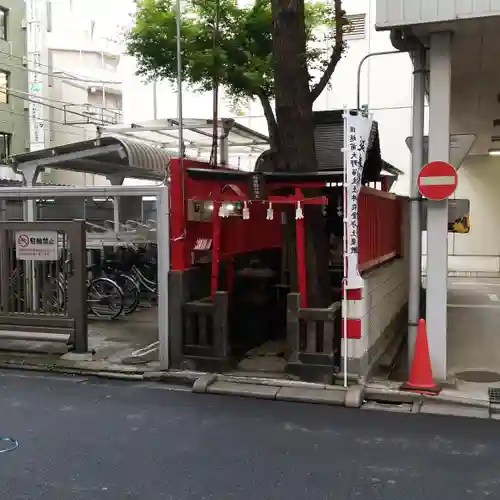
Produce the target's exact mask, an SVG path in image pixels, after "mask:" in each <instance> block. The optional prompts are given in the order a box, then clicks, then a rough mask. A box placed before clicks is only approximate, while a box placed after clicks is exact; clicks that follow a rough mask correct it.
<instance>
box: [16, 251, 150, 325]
mask: <svg viewBox="0 0 500 500" xmlns="http://www.w3.org/2000/svg"><path fill="white" fill-rule="evenodd" d="M156 251H157V250H156V245H154V244H147V245H144V246H141V247H138V246H130V247H124V248H118V249H116V250H115V249H112V248H110V249H105V250H91V251H90V256H91V258H90V259H89V260H90V263H89V264H88V265H87V284H86V289H87V312H88V314H89V316H93V317H97V318H106V319H116V318H118V317H120V316H128V315H130V314H132V313H134V312H135V311H137V310H140V309H145V308H150V307H152V306H154V305H155V303H156V299H157V256H156ZM67 257H68V255H66V254H64V255H63V256H62V257H61V259H60V261H56V262H50V263H46V264H42V263H40V264H38V265H37V266H34V267H33V268H29V267H27V266H26V265H22V264H21V265H19V262H18V265H16V267H15V269H14V271H13V273H12V274H11V279H10V284H9V300H8V302H9V310H13V311H17V312H20V313H36V312H44V313H48V314H55V315H58V314H64V312H65V311H66V306H67V296H68V293H67V290H68V273H69V269H70V268H71V259H67ZM27 276H29V277H30V278H31V279H27ZM33 282H35V283H36V286H35V288H36V291H35V292H33V290H34V288H33V286H31V290H30V284H33Z"/></svg>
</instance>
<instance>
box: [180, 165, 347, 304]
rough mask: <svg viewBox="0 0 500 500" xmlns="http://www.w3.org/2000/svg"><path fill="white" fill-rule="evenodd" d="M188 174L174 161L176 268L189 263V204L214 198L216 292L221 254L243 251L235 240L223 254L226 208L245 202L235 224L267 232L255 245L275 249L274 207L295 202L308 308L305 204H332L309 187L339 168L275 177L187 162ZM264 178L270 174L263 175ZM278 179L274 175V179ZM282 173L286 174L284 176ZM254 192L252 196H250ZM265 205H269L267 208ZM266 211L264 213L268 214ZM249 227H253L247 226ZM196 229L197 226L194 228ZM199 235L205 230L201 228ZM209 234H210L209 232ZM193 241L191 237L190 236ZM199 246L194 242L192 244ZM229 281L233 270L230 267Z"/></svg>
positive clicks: (301, 277)
mask: <svg viewBox="0 0 500 500" xmlns="http://www.w3.org/2000/svg"><path fill="white" fill-rule="evenodd" d="M182 163H183V164H184V168H185V170H186V171H185V172H182V171H181V166H180V161H179V160H172V161H171V232H172V267H173V269H174V270H181V269H184V268H185V267H187V266H186V262H185V260H186V259H185V256H186V248H185V244H186V241H185V240H186V233H187V225H188V221H187V219H186V206H185V205H186V202H187V201H188V200H191V201H203V202H207V201H210V202H211V203H212V204H213V212H212V217H211V232H210V236H211V239H212V242H211V261H212V262H211V293H212V295H213V294H214V293H215V292H216V291H217V289H218V284H219V276H220V265H221V260H222V257H228V256H231V255H235V254H237V253H240V252H241V250H240V249H239V248H236V246H237V245H236V244H237V242H231V245H232V246H231V248H229V249H226V250H227V251H226V253H225V254H224V255H223V253H222V249H221V235H222V230H223V223H222V220H223V219H225V218H226V216H227V214H226V213H225V210H224V207H225V204H228V203H239V204H243V206H244V208H243V214H242V217H241V218H238V221H237V222H236V224H244V225H247V226H246V227H245V232H248V231H253V232H256V233H259V234H261V235H262V241H259V244H258V245H255V244H254V245H253V247H252V248H245V249H243V250H244V251H252V250H255V249H260V250H262V249H266V248H273V247H275V246H276V242H277V241H279V244H278V246H281V241H282V228H281V221H276V220H275V219H274V214H273V205H278V206H280V205H281V206H283V205H295V227H296V246H297V276H298V292H299V293H300V297H301V306H302V307H307V267H306V254H305V246H306V242H305V221H304V213H303V207H304V206H305V205H327V204H328V199H327V197H326V196H313V197H308V196H305V195H304V192H303V190H304V189H318V188H324V187H325V184H326V180H328V179H329V178H330V179H331V178H332V176H336V177H338V176H339V173H337V172H335V173H332V172H323V173H320V174H318V173H313V174H304V175H300V176H297V175H294V174H291V175H290V174H284V175H281V176H280V175H278V176H277V177H278V178H276V176H273V175H272V174H257V173H249V172H241V171H235V170H229V169H222V168H217V169H214V168H211V167H210V166H209V165H206V164H201V163H200V162H193V161H190V160H184V161H183V162H182ZM264 177H265V178H264ZM273 177H274V179H273ZM280 177H281V178H280ZM266 187H268V188H270V189H272V190H273V191H274V192H276V191H278V190H289V191H292V193H290V194H269V195H265V194H264V193H263V191H264V190H265V189H266ZM249 193H250V196H249ZM251 207H255V208H257V207H260V208H259V210H258V213H257V214H255V216H254V217H252V216H251V213H250V209H251ZM263 207H267V209H266V210H265V212H264V211H263V209H262V208H263ZM264 214H265V217H264ZM266 224H273V226H272V231H266V230H265V225H266ZM248 226H250V227H248ZM193 231H195V232H196V229H193ZM199 231H200V234H201V230H199ZM203 234H204V236H205V237H206V236H207V232H206V231H205V232H204V233H203ZM191 241H192V239H191ZM193 248H194V244H193ZM229 269H230V272H229V280H228V281H231V276H232V271H231V266H229Z"/></svg>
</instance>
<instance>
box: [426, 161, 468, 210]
mask: <svg viewBox="0 0 500 500" xmlns="http://www.w3.org/2000/svg"><path fill="white" fill-rule="evenodd" d="M457 182H458V176H457V171H456V170H455V169H454V168H453V167H452V166H451V165H450V164H449V163H446V162H445V161H431V162H430V163H428V164H427V165H425V166H424V167H422V170H420V172H419V174H418V180H417V185H418V190H419V191H420V194H421V195H422V196H423V197H424V198H428V199H429V200H436V201H437V200H445V199H446V198H449V197H450V196H451V195H452V194H453V193H454V192H455V189H456V188H457Z"/></svg>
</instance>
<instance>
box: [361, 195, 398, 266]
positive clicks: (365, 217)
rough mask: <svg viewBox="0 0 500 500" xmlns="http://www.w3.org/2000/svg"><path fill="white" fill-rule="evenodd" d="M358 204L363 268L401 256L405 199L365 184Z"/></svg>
mask: <svg viewBox="0 0 500 500" xmlns="http://www.w3.org/2000/svg"><path fill="white" fill-rule="evenodd" d="M358 207H359V212H358V213H359V227H358V231H359V247H358V251H359V269H360V271H366V270H367V269H369V268H371V267H374V266H378V265H380V264H382V263H384V262H386V261H388V260H390V259H392V258H394V257H397V256H400V255H401V253H402V243H403V239H402V230H403V227H402V225H403V222H404V221H403V218H402V210H403V200H402V199H401V198H398V197H397V196H396V195H394V194H392V193H387V192H385V191H378V190H376V189H372V188H368V187H363V188H362V189H361V192H360V195H359V205H358Z"/></svg>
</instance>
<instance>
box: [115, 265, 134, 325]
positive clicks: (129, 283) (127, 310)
mask: <svg viewBox="0 0 500 500" xmlns="http://www.w3.org/2000/svg"><path fill="white" fill-rule="evenodd" d="M113 279H114V281H116V283H117V284H118V286H119V287H120V288H121V289H122V292H123V314H125V315H128V314H132V313H133V312H134V311H135V310H136V309H137V307H138V306H139V293H140V288H139V285H138V284H137V283H136V282H135V280H134V279H133V278H131V277H130V276H128V275H127V274H124V273H117V274H115V275H114V276H113Z"/></svg>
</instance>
